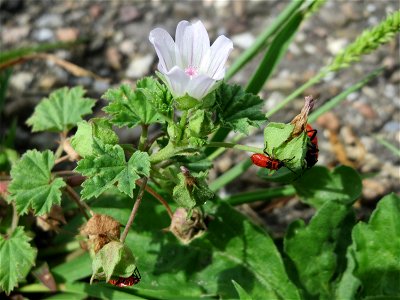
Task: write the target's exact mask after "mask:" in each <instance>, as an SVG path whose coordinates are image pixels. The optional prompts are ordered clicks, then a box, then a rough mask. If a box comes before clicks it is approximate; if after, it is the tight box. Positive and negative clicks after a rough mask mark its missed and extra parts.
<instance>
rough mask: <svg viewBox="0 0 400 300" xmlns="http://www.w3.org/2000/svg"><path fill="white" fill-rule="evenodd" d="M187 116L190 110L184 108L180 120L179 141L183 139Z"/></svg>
mask: <svg viewBox="0 0 400 300" xmlns="http://www.w3.org/2000/svg"><path fill="white" fill-rule="evenodd" d="M187 117H188V111H187V110H184V111H183V112H182V116H181V121H180V122H179V135H178V140H177V141H178V142H179V141H181V139H182V137H183V133H184V131H185V127H186V121H187Z"/></svg>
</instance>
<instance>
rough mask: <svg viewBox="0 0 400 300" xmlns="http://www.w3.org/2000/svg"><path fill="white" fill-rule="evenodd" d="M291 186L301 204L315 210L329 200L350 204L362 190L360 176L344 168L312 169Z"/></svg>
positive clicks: (351, 169)
mask: <svg viewBox="0 0 400 300" xmlns="http://www.w3.org/2000/svg"><path fill="white" fill-rule="evenodd" d="M293 186H294V187H295V189H296V192H297V194H298V195H299V197H300V199H301V200H302V201H303V202H305V203H307V204H310V205H312V206H314V207H316V208H318V207H321V206H322V205H323V204H324V203H326V202H327V201H331V200H339V201H341V202H343V203H345V204H349V203H352V202H354V201H355V200H356V199H357V198H358V197H359V196H360V195H361V190H362V182H361V178H360V175H359V174H358V173H357V171H355V170H354V169H353V168H350V167H346V166H339V167H336V168H335V169H334V170H333V171H329V170H328V169H327V168H326V167H322V166H316V167H313V168H311V169H309V170H307V171H306V172H305V173H304V174H303V176H302V177H301V178H299V179H298V180H297V181H295V182H293Z"/></svg>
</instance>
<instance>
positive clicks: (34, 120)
mask: <svg viewBox="0 0 400 300" xmlns="http://www.w3.org/2000/svg"><path fill="white" fill-rule="evenodd" d="M84 94H85V91H84V89H83V88H82V87H81V86H77V87H74V88H71V89H69V88H66V87H64V88H61V89H58V90H56V91H54V92H52V93H51V94H50V95H49V98H44V99H42V100H41V102H40V103H39V104H38V105H37V106H36V108H35V111H34V113H33V115H32V116H31V117H30V118H29V119H28V120H27V121H26V123H27V124H28V125H30V126H32V131H33V132H37V131H55V132H65V131H68V130H69V129H71V128H72V127H74V126H75V125H76V124H77V123H78V122H80V121H82V116H84V115H87V114H90V113H92V107H93V106H94V104H95V100H93V99H90V98H84V97H83V95H84Z"/></svg>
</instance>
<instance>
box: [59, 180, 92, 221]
mask: <svg viewBox="0 0 400 300" xmlns="http://www.w3.org/2000/svg"><path fill="white" fill-rule="evenodd" d="M65 191H66V192H67V194H68V196H70V198H71V199H72V200H74V201H75V203H76V204H77V205H78V207H79V210H80V211H81V212H82V214H83V216H84V217H85V218H86V220H89V219H90V217H89V215H88V214H87V212H86V210H85V209H87V210H88V211H89V212H90V214H91V215H93V212H92V210H91V209H90V207H89V206H88V205H87V204H86V203H85V202H82V201H81V197H79V195H78V194H77V193H76V192H75V190H74V189H73V188H72V187H70V186H69V185H67V186H66V188H65Z"/></svg>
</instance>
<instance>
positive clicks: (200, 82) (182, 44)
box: [149, 21, 233, 100]
mask: <svg viewBox="0 0 400 300" xmlns="http://www.w3.org/2000/svg"><path fill="white" fill-rule="evenodd" d="M149 40H150V42H151V43H152V44H153V46H154V48H155V49H156V52H157V56H158V58H159V60H160V62H159V63H158V70H159V71H160V72H161V73H162V74H163V75H164V77H165V81H166V84H167V85H168V87H169V89H170V91H171V93H172V94H173V96H174V97H176V98H179V97H182V96H185V95H186V94H188V95H189V96H191V97H193V98H195V99H197V100H201V99H202V98H203V97H204V96H206V95H207V94H208V93H209V92H210V91H211V89H212V87H213V86H214V84H215V83H216V81H218V80H221V79H223V78H224V76H225V63H226V60H227V59H228V56H229V53H230V52H231V51H232V49H233V43H232V41H231V40H230V39H228V38H227V37H225V36H223V35H221V36H219V37H218V38H217V39H216V40H215V42H214V43H213V44H212V46H211V47H210V39H209V37H208V33H207V30H206V28H205V27H204V25H203V23H202V22H201V21H197V22H195V23H193V24H192V23H190V22H188V21H181V22H179V24H178V26H177V28H176V34H175V42H174V40H173V39H172V37H171V36H170V35H169V33H168V32H167V31H165V30H164V29H161V28H156V29H154V30H152V31H151V32H150V36H149Z"/></svg>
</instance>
